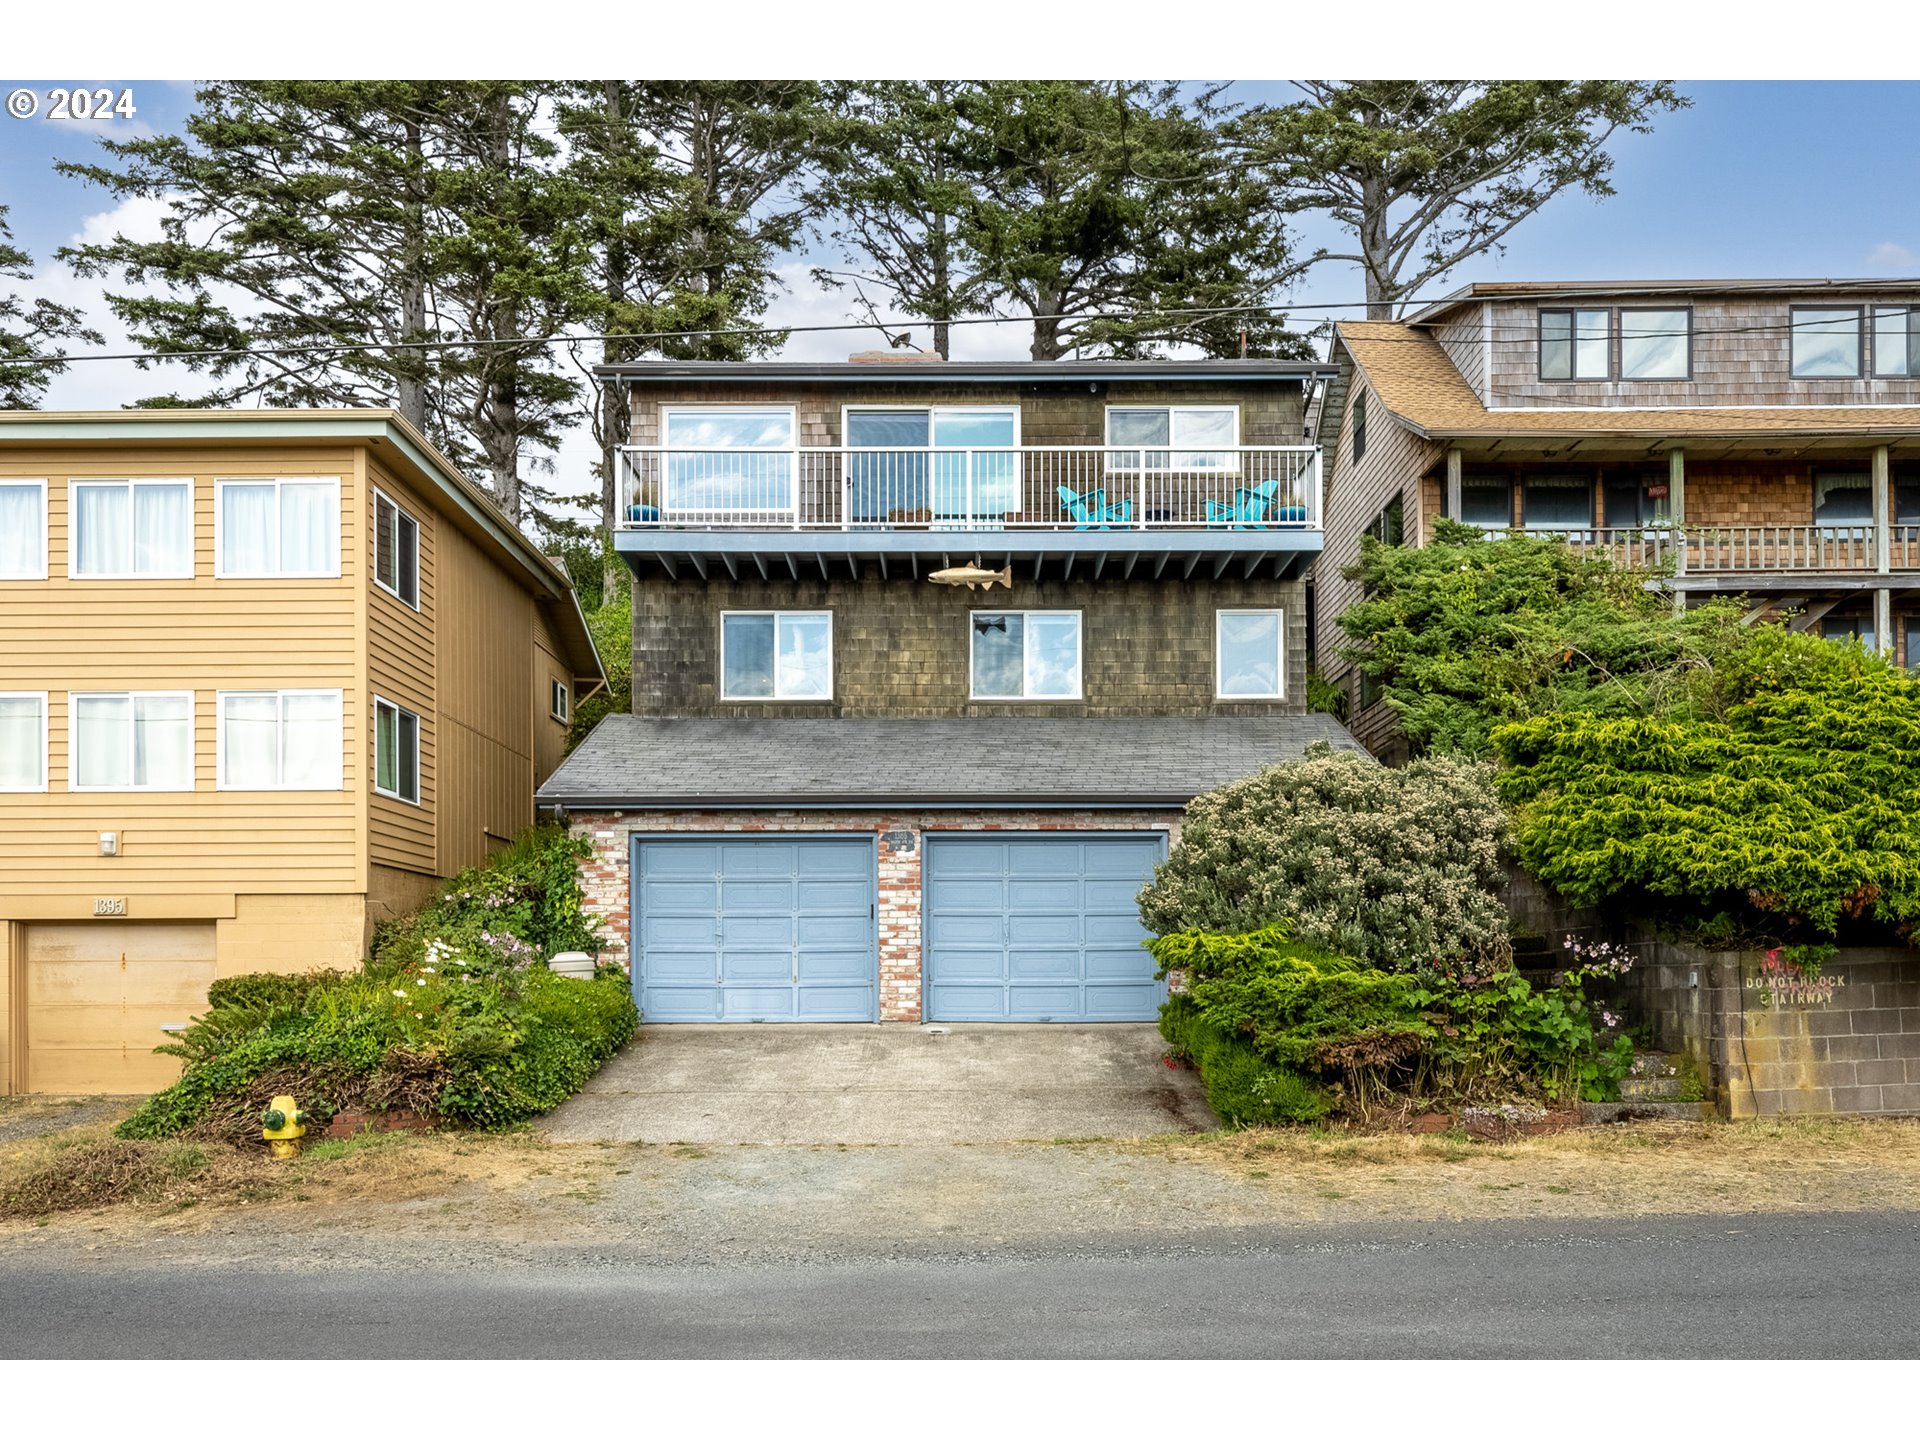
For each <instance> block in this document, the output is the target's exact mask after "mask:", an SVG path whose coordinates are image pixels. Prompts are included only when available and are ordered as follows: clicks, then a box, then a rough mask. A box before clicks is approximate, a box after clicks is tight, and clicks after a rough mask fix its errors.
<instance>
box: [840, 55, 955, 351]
mask: <svg viewBox="0 0 1920 1440" xmlns="http://www.w3.org/2000/svg"><path fill="white" fill-rule="evenodd" d="M980 99H981V85H980V82H978V81H966V80H870V81H855V82H847V83H841V84H836V85H834V86H832V87H830V89H829V93H828V106H829V109H830V110H831V112H832V114H833V119H832V120H831V121H830V122H829V124H828V126H827V130H826V139H827V143H826V144H825V146H824V147H823V151H824V153H823V156H822V163H821V169H822V172H823V173H822V178H821V181H820V183H819V186H818V188H817V190H816V191H815V196H816V199H817V201H818V203H819V206H820V209H821V212H822V215H821V226H820V228H821V231H822V233H823V235H824V237H825V238H826V239H828V240H829V241H830V242H831V243H833V244H834V245H836V246H838V247H839V249H840V251H841V253H842V255H843V256H844V262H843V263H844V265H845V267H847V268H835V267H832V266H821V267H819V268H817V269H816V270H815V271H814V272H813V273H814V278H815V279H816V280H817V281H819V282H820V283H821V284H822V285H825V286H828V287H830V288H834V289H847V288H851V289H852V290H853V291H854V296H855V303H856V305H857V306H858V307H859V308H860V309H861V310H862V311H863V312H864V313H865V314H866V315H867V317H868V318H869V319H874V320H876V321H877V320H878V317H879V300H885V301H887V302H888V303H889V304H890V306H891V308H892V309H894V310H897V311H899V312H900V313H901V314H904V315H915V316H919V317H921V318H922V319H926V320H930V321H932V322H933V323H932V326H931V330H932V338H933V349H934V350H935V351H936V352H938V353H939V354H941V355H947V356H951V355H952V354H953V348H952V322H953V321H954V320H956V319H959V318H962V317H965V316H974V315H982V314H985V313H987V311H988V310H989V308H990V305H991V296H990V294H989V292H988V287H987V283H986V280H985V277H984V276H983V275H982V273H981V271H980V268H979V265H978V262H977V260H976V258H975V257H974V256H973V254H972V253H971V252H970V251H969V250H968V249H967V247H966V246H965V245H964V244H963V243H962V242H961V239H960V234H959V227H960V217H961V216H962V215H963V214H964V213H965V211H966V210H967V208H968V205H969V204H970V203H971V202H972V200H973V199H974V198H975V189H974V183H973V182H974V177H975V176H977V175H978V174H980V173H981V172H982V171H984V170H985V169H986V168H987V166H988V163H989V155H988V153H987V152H986V150H985V147H984V146H983V145H982V144H981V143H980V139H981V137H980V134H979V132H978V131H976V130H975V129H973V128H972V127H971V126H970V125H968V123H967V114H966V109H967V108H968V107H967V102H972V104H974V105H977V104H979V102H980ZM870 288H871V290H872V291H873V292H874V293H873V294H869V293H868V291H869V289H870ZM876 296H878V297H879V299H876Z"/></svg>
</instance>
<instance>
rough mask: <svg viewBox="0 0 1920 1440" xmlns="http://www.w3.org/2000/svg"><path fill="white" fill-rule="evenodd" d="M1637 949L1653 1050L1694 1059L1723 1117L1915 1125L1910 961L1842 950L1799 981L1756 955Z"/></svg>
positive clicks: (1918, 1049)
mask: <svg viewBox="0 0 1920 1440" xmlns="http://www.w3.org/2000/svg"><path fill="white" fill-rule="evenodd" d="M1635 948H1636V949H1638V950H1639V952H1640V955H1641V963H1640V965H1639V967H1638V969H1637V970H1636V972H1635V973H1636V975H1637V976H1638V982H1639V987H1640V997H1641V1003H1642V1005H1643V1007H1644V1010H1645V1013H1646V1015H1647V1017H1648V1019H1649V1020H1650V1021H1651V1023H1652V1026H1653V1031H1654V1043H1655V1044H1656V1045H1658V1046H1659V1047H1660V1048H1661V1049H1664V1050H1671V1051H1686V1052H1687V1053H1690V1054H1691V1055H1693V1056H1694V1058H1695V1059H1696V1060H1697V1061H1698V1062H1699V1063H1700V1064H1701V1066H1702V1068H1703V1069H1704V1070H1706V1071H1707V1072H1708V1073H1709V1074H1710V1075H1711V1076H1712V1079H1713V1082H1714V1085H1715V1087H1716V1089H1717V1091H1718V1093H1719V1096H1720V1108H1721V1112H1722V1113H1723V1114H1724V1115H1726V1116H1728V1117H1729V1118H1731V1119H1746V1118H1751V1117H1754V1116H1765V1115H1920V953H1916V952H1915V951H1913V950H1910V949H1906V948H1904V947H1897V948H1885V949H1874V948H1853V949H1844V950H1842V951H1841V952H1840V953H1839V955H1837V956H1836V957H1835V958H1834V959H1833V960H1832V961H1830V962H1829V963H1828V964H1827V965H1825V966H1824V967H1823V968H1822V970H1821V973H1820V974H1819V976H1818V977H1816V978H1815V979H1813V980H1811V981H1807V980H1803V979H1801V978H1800V977H1799V975H1798V974H1797V973H1796V972H1794V971H1792V970H1791V969H1787V968H1783V967H1778V966H1773V965H1769V963H1768V960H1767V957H1766V955H1765V954H1764V953H1763V952H1761V951H1757V950H1756V951H1709V950H1704V949H1702V948H1700V947H1698V946H1695V945H1688V944H1684V943H1678V942H1673V941H1663V940H1653V939H1645V940H1642V941H1641V942H1640V943H1639V944H1638V945H1636V947H1635Z"/></svg>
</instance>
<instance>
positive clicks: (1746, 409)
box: [1312, 280, 1920, 757]
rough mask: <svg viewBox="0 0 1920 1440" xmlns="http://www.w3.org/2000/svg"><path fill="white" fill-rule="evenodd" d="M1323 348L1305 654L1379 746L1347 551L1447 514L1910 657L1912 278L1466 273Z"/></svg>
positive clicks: (1919, 306) (1914, 545) (1919, 628)
mask: <svg viewBox="0 0 1920 1440" xmlns="http://www.w3.org/2000/svg"><path fill="white" fill-rule="evenodd" d="M1330 359H1331V360H1332V362H1333V363H1334V365H1335V367H1336V369H1337V374H1336V376H1335V378H1334V380H1333V381H1332V383H1331V384H1330V385H1329V387H1328V393H1327V396H1326V399H1325V402H1324V404H1323V405H1322V407H1321V412H1320V421H1319V438H1320V441H1321V443H1322V445H1323V446H1324V447H1325V452H1326V455H1327V465H1328V481H1327V501H1326V504H1327V518H1326V550H1325V552H1324V554H1323V555H1322V556H1321V557H1320V559H1319V560H1318V561H1317V562H1316V563H1315V566H1314V571H1313V580H1312V584H1313V590H1314V602H1315V614H1316V633H1315V636H1314V655H1315V662H1316V665H1317V667H1318V668H1319V669H1320V671H1321V672H1322V673H1323V674H1325V675H1326V676H1327V677H1328V678H1329V679H1330V680H1332V681H1333V682H1334V683H1335V684H1336V685H1338V686H1340V687H1342V688H1343V689H1344V690H1345V691H1346V692H1347V694H1348V696H1349V707H1350V708H1349V717H1350V724H1351V725H1352V728H1353V730H1354V733H1355V734H1356V735H1358V736H1359V737H1360V738H1361V739H1362V740H1363V741H1365V742H1366V743H1367V745H1368V746H1369V747H1370V748H1371V749H1373V750H1374V751H1375V752H1376V753H1379V754H1383V755H1386V756H1389V757H1395V756H1397V755H1398V754H1399V753H1400V752H1401V751H1403V749H1404V746H1403V742H1401V741H1400V739H1399V737H1398V732H1397V729H1396V726H1395V724H1394V720H1393V716H1392V713H1391V711H1389V710H1388V709H1387V707H1386V706H1384V705H1381V704H1379V703H1377V697H1376V696H1374V695H1373V694H1371V693H1370V692H1369V691H1367V690H1366V689H1364V688H1363V687H1362V685H1361V683H1360V677H1359V675H1358V674H1357V672H1356V671H1355V670H1354V668H1353V667H1352V666H1351V665H1350V664H1349V663H1348V662H1346V661H1345V660H1343V659H1341V658H1340V653H1339V652H1340V650H1341V648H1342V647H1343V646H1345V645H1347V644H1350V643H1351V642H1350V641H1348V640H1347V638H1346V637H1345V636H1344V635H1343V633H1342V632H1341V630H1340V628H1339V625H1338V619H1339V616H1340V614H1341V613H1342V612H1343V611H1344V610H1345V609H1346V608H1347V607H1348V606H1349V605H1351V604H1352V603H1353V602H1354V601H1355V599H1357V598H1358V592H1357V588H1356V586H1355V584H1354V582H1352V581H1350V580H1347V579H1345V578H1344V577H1343V575H1342V573H1341V572H1342V570H1343V569H1344V568H1345V567H1347V566H1348V565H1351V564H1352V563H1353V561H1354V560H1355V559H1356V558H1357V557H1358V555H1359V550H1360V537H1361V536H1362V535H1363V534H1368V533H1371V534H1374V535H1376V536H1378V537H1380V538H1381V539H1383V540H1387V541H1390V542H1393V543H1405V544H1411V545H1418V544H1423V543H1425V542H1426V541H1427V540H1428V539H1430V538H1431V536H1432V534H1433V522H1434V518H1435V517H1436V516H1438V515H1451V516H1455V517H1457V518H1459V519H1461V520H1463V521H1466V522H1467V523H1470V524H1474V525H1479V526H1481V527H1483V528H1485V529H1487V530H1488V531H1496V530H1505V529H1509V528H1512V529H1518V530H1522V531H1527V532H1542V533H1546V534H1552V535H1558V536H1562V537H1564V538H1565V539H1566V541H1567V542H1568V543H1569V544H1572V545H1576V546H1580V547H1583V548H1599V549H1604V550H1606V551H1608V552H1609V553H1611V554H1613V555H1615V556H1617V557H1619V558H1621V559H1622V560H1625V561H1632V562H1634V563H1637V564H1643V565H1646V566H1648V567H1650V568H1653V569H1655V570H1659V571H1662V572H1664V573H1665V574H1666V576H1667V578H1666V579H1665V580H1664V581H1663V583H1664V584H1665V585H1666V586H1668V587H1670V588H1671V589H1672V590H1673V591H1674V592H1675V593H1677V594H1679V595H1681V596H1683V597H1700V596H1706V595H1715V594H1736V595H1745V596H1747V597H1748V599H1749V603H1750V604H1751V605H1752V607H1753V608H1754V610H1755V611H1756V612H1757V613H1756V618H1758V616H1760V615H1767V614H1773V613H1776V612H1784V613H1785V614H1786V616H1787V621H1788V623H1790V624H1792V625H1793V626H1795V627H1796V628H1800V629H1817V630H1818V631H1819V632H1820V633H1823V634H1827V635H1833V636H1843V637H1844V636H1859V637H1860V638H1861V639H1863V640H1864V641H1866V642H1867V643H1868V644H1871V645H1876V646H1878V647H1879V648H1881V649H1882V650H1884V651H1887V652H1889V653H1892V654H1894V655H1896V656H1898V657H1900V658H1901V659H1902V661H1903V662H1904V663H1906V664H1909V665H1912V664H1916V663H1920V623H1916V622H1915V619H1914V616H1915V604H1914V593H1915V590H1916V588H1920V281H1911V280H1908V281H1855V280H1769V281H1760V280H1734V281H1685V282H1679V281H1676V282H1621V283H1599V282H1584V281H1583V282H1577V283H1568V284H1505V283H1503V284H1483V285H1472V286H1469V287H1467V288H1466V289H1464V290H1462V291H1460V292H1459V293H1458V294H1456V295H1453V296H1451V297H1449V298H1448V299H1446V300H1443V301H1440V302H1439V303H1437V304H1434V305H1432V306H1429V307H1427V308H1426V309H1424V310H1422V311H1420V312H1418V313H1417V314H1415V315H1413V316H1411V317H1410V318H1409V319H1408V320H1407V321H1405V322H1404V323H1392V322H1384V321H1365V322H1350V323H1346V324H1342V325H1340V326H1338V327H1337V328H1336V334H1335V339H1334V343H1333V352H1332V355H1331V356H1330Z"/></svg>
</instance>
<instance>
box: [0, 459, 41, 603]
mask: <svg viewBox="0 0 1920 1440" xmlns="http://www.w3.org/2000/svg"><path fill="white" fill-rule="evenodd" d="M46 578H47V482H46V481H45V480H10V479H8V480H0V580H44V579H46Z"/></svg>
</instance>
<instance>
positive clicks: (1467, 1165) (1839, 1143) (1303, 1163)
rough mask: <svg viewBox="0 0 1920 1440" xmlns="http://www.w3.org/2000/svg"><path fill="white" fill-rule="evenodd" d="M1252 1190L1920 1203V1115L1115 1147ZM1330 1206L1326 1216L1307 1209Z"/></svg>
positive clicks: (1585, 1202)
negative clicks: (1513, 1135)
mask: <svg viewBox="0 0 1920 1440" xmlns="http://www.w3.org/2000/svg"><path fill="white" fill-rule="evenodd" d="M1114 1143H1115V1148H1116V1149H1117V1150H1118V1151H1120V1153H1122V1154H1136V1155H1143V1156H1144V1155H1159V1156H1164V1157H1165V1158H1166V1159H1168V1160H1172V1161H1176V1162H1178V1163H1181V1164H1188V1165H1194V1166H1198V1167H1201V1168H1203V1169H1205V1170H1207V1171H1209V1172H1212V1173H1213V1174H1215V1175H1219V1176H1222V1177H1226V1178H1231V1179H1235V1180H1243V1181H1249V1182H1254V1183H1257V1184H1258V1185H1259V1186H1260V1187H1261V1188H1262V1189H1263V1190H1265V1191H1266V1192H1268V1194H1269V1195H1271V1197H1272V1198H1273V1199H1274V1201H1275V1202H1277V1203H1281V1204H1290V1203H1292V1202H1301V1203H1303V1204H1305V1206H1306V1208H1308V1209H1311V1210H1313V1211H1315V1212H1318V1213H1317V1218H1337V1217H1340V1216H1345V1217H1347V1218H1361V1217H1362V1215H1366V1216H1377V1217H1379V1218H1422V1217H1431V1218H1452V1219H1465V1218H1497V1217H1501V1216H1522V1215H1546V1216H1555V1215H1567V1216H1571V1215H1582V1216H1606V1215H1646V1214H1716V1213H1726V1214H1739V1213H1748V1212H1755V1211H1784V1210H1803V1209H1804V1210H1874V1209H1895V1208H1911V1207H1914V1206H1915V1205H1917V1204H1920V1121H1911V1120H1838V1119H1807V1120H1774V1121H1745V1122H1741V1123H1739V1124H1732V1125H1724V1124H1708V1125H1699V1124H1691V1123H1682V1122H1650V1123H1639V1124H1632V1125H1606V1126H1594V1127H1590V1128H1586V1129H1579V1130H1569V1131H1565V1132H1563V1133H1561V1134H1557V1135H1544V1136H1538V1137H1534V1138H1531V1139H1524V1140H1515V1141H1510V1142H1506V1143H1500V1144H1495V1143H1489V1142H1484V1141H1470V1140H1467V1139H1465V1138H1464V1137H1461V1136H1458V1135H1401V1134H1393V1135H1368V1134H1339V1133H1319V1134H1316V1133H1313V1132H1308V1131H1258V1130H1254V1131H1240V1132H1233V1133H1217V1134H1210V1135H1170V1136H1157V1137H1154V1138H1151V1139H1145V1140H1121V1141H1116V1142H1114ZM1329 1200H1337V1201H1339V1202H1341V1203H1340V1204H1339V1205H1337V1206H1333V1207H1331V1208H1329V1207H1326V1206H1323V1205H1320V1204H1317V1203H1313V1202H1324V1201H1329Z"/></svg>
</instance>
